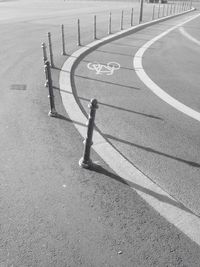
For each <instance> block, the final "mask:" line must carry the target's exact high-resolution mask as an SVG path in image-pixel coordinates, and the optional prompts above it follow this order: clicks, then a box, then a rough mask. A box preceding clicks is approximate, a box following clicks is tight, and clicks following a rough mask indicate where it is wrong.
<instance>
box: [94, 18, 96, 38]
mask: <svg viewBox="0 0 200 267" xmlns="http://www.w3.org/2000/svg"><path fill="white" fill-rule="evenodd" d="M96 39H97V18H96V15H94V40H96Z"/></svg>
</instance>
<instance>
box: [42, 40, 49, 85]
mask: <svg viewBox="0 0 200 267" xmlns="http://www.w3.org/2000/svg"><path fill="white" fill-rule="evenodd" d="M41 47H42V52H43V61H44V64H45V62H46V61H47V60H48V59H47V51H46V48H47V47H46V44H45V43H42V45H41ZM44 72H45V77H46V82H45V84H44V86H45V87H47V86H48V77H47V72H46V71H45V70H44Z"/></svg>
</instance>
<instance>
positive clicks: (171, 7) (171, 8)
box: [170, 3, 172, 15]
mask: <svg viewBox="0 0 200 267" xmlns="http://www.w3.org/2000/svg"><path fill="white" fill-rule="evenodd" d="M171 14H172V3H171V7H170V15H171Z"/></svg>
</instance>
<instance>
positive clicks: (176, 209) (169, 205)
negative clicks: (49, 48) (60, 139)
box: [59, 12, 200, 245]
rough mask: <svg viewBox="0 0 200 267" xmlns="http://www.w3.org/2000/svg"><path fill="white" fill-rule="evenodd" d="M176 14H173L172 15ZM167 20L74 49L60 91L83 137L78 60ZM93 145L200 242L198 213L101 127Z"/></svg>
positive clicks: (157, 207) (145, 196)
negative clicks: (137, 163)
mask: <svg viewBox="0 0 200 267" xmlns="http://www.w3.org/2000/svg"><path fill="white" fill-rule="evenodd" d="M185 13H187V12H185ZM175 16H177V15H175ZM175 16H169V17H168V18H170V17H175ZM164 20H166V17H165V18H164V19H163V18H162V19H158V20H156V21H154V22H149V23H144V24H140V25H138V26H135V27H133V28H130V29H129V30H124V31H122V32H120V33H117V34H115V35H112V36H109V37H105V38H103V39H102V40H97V41H94V42H93V43H91V44H89V45H87V47H82V48H80V49H79V50H77V51H76V52H74V53H73V54H72V55H71V56H70V57H69V58H68V59H67V61H66V62H65V63H64V65H63V67H62V69H61V72H60V78H59V83H60V94H61V97H62V101H63V105H64V108H65V110H66V112H67V113H68V115H69V117H70V119H71V120H72V121H73V122H74V126H75V127H76V129H77V130H78V131H79V133H80V134H81V136H82V137H83V138H84V137H85V136H86V131H87V127H86V126H85V123H86V116H85V115H84V114H83V112H82V106H81V104H80V102H79V100H78V99H76V93H75V94H73V91H75V90H76V89H75V88H74V87H73V86H72V84H73V74H74V69H75V67H76V65H77V64H78V62H79V61H80V60H81V59H82V58H83V57H84V56H85V55H87V54H88V53H89V52H91V51H93V50H94V49H95V48H96V47H98V46H99V45H101V44H104V43H106V42H108V41H111V40H114V39H115V38H119V37H122V36H124V35H125V34H126V33H129V34H130V33H133V32H136V31H139V30H140V29H143V28H145V27H148V26H150V25H153V24H155V23H156V22H161V21H164ZM72 87H73V88H72ZM92 147H93V149H94V150H95V151H96V152H97V153H98V154H99V156H100V157H101V158H102V159H103V160H104V161H105V162H106V163H107V164H108V165H109V166H110V168H111V169H113V171H114V172H115V173H116V174H117V175H118V176H120V177H121V178H123V179H124V180H126V181H127V182H128V183H129V185H130V187H131V188H132V189H134V190H135V191H136V192H137V193H138V195H139V196H141V197H142V198H143V199H144V200H146V201H147V203H148V204H149V205H151V206H152V207H153V208H154V209H155V210H156V211H157V212H158V213H159V214H161V215H162V216H163V217H164V218H166V219H167V220H168V221H169V222H170V223H172V224H174V225H175V226H176V227H177V228H178V229H179V230H181V231H182V232H184V233H185V234H186V235H187V236H188V237H189V238H190V239H191V240H193V241H194V242H196V243H197V244H198V245H200V234H199V233H200V219H199V218H198V217H197V216H196V215H195V214H193V213H192V212H191V211H190V210H189V209H187V208H186V207H184V206H183V205H182V204H181V203H180V202H178V201H177V200H175V199H174V198H173V197H171V196H170V195H169V194H168V193H166V192H165V191H164V190H162V189H161V188H160V187H159V186H157V185H156V184H155V183H153V182H152V181H151V180H150V179H149V178H148V177H147V176H145V175H144V174H143V173H142V172H141V171H140V170H138V169H137V168H136V167H135V166H134V165H133V164H132V163H131V162H130V161H129V160H127V159H126V158H125V157H124V156H123V155H122V154H121V153H120V152H119V151H118V150H117V149H116V148H114V147H113V145H111V144H110V143H109V142H108V140H107V139H106V138H105V137H104V136H103V135H102V134H101V133H100V132H99V131H98V130H97V129H95V130H94V132H93V146H92ZM77 164H78V162H77Z"/></svg>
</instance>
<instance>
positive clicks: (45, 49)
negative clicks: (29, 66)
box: [41, 43, 47, 63]
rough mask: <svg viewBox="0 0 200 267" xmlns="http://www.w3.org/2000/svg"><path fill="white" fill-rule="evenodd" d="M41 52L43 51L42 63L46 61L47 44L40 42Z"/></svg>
mask: <svg viewBox="0 0 200 267" xmlns="http://www.w3.org/2000/svg"><path fill="white" fill-rule="evenodd" d="M41 47H42V52H43V61H44V63H45V62H46V61H47V46H46V44H45V43H42V45H41Z"/></svg>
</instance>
